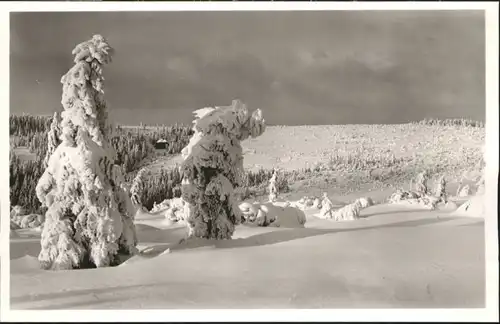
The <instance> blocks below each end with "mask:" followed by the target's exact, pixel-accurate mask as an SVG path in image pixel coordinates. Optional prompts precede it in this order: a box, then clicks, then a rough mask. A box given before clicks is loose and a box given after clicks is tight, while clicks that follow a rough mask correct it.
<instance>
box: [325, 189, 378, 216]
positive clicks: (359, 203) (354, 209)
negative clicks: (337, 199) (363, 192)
mask: <svg viewBox="0 0 500 324" xmlns="http://www.w3.org/2000/svg"><path fill="white" fill-rule="evenodd" d="M323 195H324V196H323V203H322V204H323V207H322V208H321V211H320V212H319V215H318V216H319V217H320V218H323V219H332V220H335V221H351V220H356V219H359V216H360V212H361V210H362V209H364V208H366V207H368V206H371V205H372V204H373V202H372V200H371V199H370V198H359V199H356V200H355V201H354V202H353V203H351V204H348V205H345V206H343V207H341V208H338V209H334V207H333V204H332V202H331V200H330V199H329V198H328V196H327V195H326V193H324V194H323Z"/></svg>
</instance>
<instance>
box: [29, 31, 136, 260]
mask: <svg viewBox="0 0 500 324" xmlns="http://www.w3.org/2000/svg"><path fill="white" fill-rule="evenodd" d="M113 52H114V50H113V49H112V48H111V47H110V46H109V44H108V43H107V41H106V40H105V39H104V38H103V37H102V36H100V35H95V36H94V37H93V38H92V39H91V40H89V41H86V42H83V43H81V44H79V45H77V46H76V47H75V49H74V50H73V52H72V54H73V55H74V62H75V65H74V66H73V67H72V68H71V69H70V70H69V71H68V73H67V74H66V75H64V76H63V77H62V78H61V83H62V84H63V94H62V100H61V103H62V105H63V107H64V111H63V112H62V114H61V117H62V121H61V127H62V129H61V143H60V144H59V146H58V147H57V148H56V149H55V151H54V153H53V154H52V155H51V156H50V158H49V160H48V166H47V168H46V170H45V172H44V173H43V175H42V177H41V178H40V180H39V182H38V185H37V188H36V193H37V197H38V199H39V200H40V202H41V203H42V204H43V205H44V206H46V207H47V208H48V209H47V212H46V215H45V224H44V226H43V231H42V234H41V251H40V254H39V256H38V260H39V262H40V265H41V267H42V268H44V269H73V268H84V267H105V266H110V265H115V264H117V263H118V262H119V258H118V257H119V255H120V254H133V253H135V252H136V251H137V249H136V247H135V246H136V244H137V238H136V233H135V226H134V223H133V217H134V208H133V206H132V202H131V200H130V197H129V188H128V186H127V185H126V182H125V181H124V178H123V175H122V174H121V168H120V167H119V166H117V165H114V164H113V162H114V161H115V157H116V156H115V152H114V150H113V148H112V147H111V146H110V144H109V142H108V136H107V132H108V127H107V112H106V102H105V101H104V96H103V95H104V91H103V86H104V78H103V77H102V68H103V65H105V64H107V63H109V62H111V57H112V54H113Z"/></svg>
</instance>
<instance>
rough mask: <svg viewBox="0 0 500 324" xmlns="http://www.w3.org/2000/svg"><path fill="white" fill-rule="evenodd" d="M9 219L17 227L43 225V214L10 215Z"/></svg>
mask: <svg viewBox="0 0 500 324" xmlns="http://www.w3.org/2000/svg"><path fill="white" fill-rule="evenodd" d="M10 221H11V223H13V224H15V225H16V226H18V227H19V228H37V227H40V226H42V225H43V222H44V221H45V216H44V215H38V214H29V215H18V216H14V217H12V218H11V220H10Z"/></svg>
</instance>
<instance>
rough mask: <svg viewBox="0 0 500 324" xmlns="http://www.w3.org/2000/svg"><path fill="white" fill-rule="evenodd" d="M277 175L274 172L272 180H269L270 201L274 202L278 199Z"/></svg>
mask: <svg viewBox="0 0 500 324" xmlns="http://www.w3.org/2000/svg"><path fill="white" fill-rule="evenodd" d="M276 177H277V173H276V170H274V172H273V175H272V176H271V179H270V180H269V201H270V202H274V201H276V199H277V198H278V186H277V185H276Z"/></svg>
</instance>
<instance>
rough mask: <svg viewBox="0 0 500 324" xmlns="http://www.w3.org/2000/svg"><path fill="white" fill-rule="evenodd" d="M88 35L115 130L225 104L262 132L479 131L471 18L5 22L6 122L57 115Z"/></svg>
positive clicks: (477, 21)
mask: <svg viewBox="0 0 500 324" xmlns="http://www.w3.org/2000/svg"><path fill="white" fill-rule="evenodd" d="M94 33H100V34H102V35H103V36H105V37H106V38H108V40H109V42H110V43H111V45H112V46H113V47H115V49H116V56H115V58H114V61H113V63H112V64H111V65H109V66H108V67H106V69H105V72H104V73H105V77H106V80H107V83H106V91H107V94H106V96H107V100H108V102H109V105H110V107H111V109H112V110H113V111H112V112H111V116H112V117H113V118H114V119H115V120H116V121H118V122H122V123H139V122H141V121H143V122H146V123H156V122H159V123H172V122H175V121H179V122H190V120H191V119H192V111H193V110H195V109H198V108H201V107H205V106H210V105H227V104H229V103H230V102H231V100H232V99H235V98H239V99H241V100H243V101H244V102H246V103H247V104H248V106H249V107H250V108H257V107H258V108H262V109H264V112H265V116H266V120H267V121H268V122H269V123H272V124H332V123H397V122H405V121H408V120H415V119H422V118H425V117H469V118H475V119H479V120H484V115H485V99H484V92H485V89H484V71H485V70H484V69H485V63H484V54H485V52H484V18H483V13H482V12H474V11H434V12H433V11H426V12H418V11H393V12H383V11H375V12H373V11H372V12H363V11H351V12H340V11H337V12H326V11H324V12H89V13H78V12H76V13H43V12H36V13H13V14H11V62H10V66H11V70H10V71H11V111H12V112H14V113H16V112H23V111H24V112H31V113H37V112H38V113H43V114H47V113H51V112H52V111H54V110H55V109H61V108H60V96H61V85H60V78H61V76H62V75H63V74H64V73H65V72H66V71H67V69H68V68H69V67H70V66H71V64H72V57H71V50H72V49H73V47H74V46H75V45H76V44H77V43H79V42H81V41H83V40H86V39H88V38H90V37H91V36H92V35H93V34H94ZM36 80H39V81H40V82H36Z"/></svg>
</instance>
